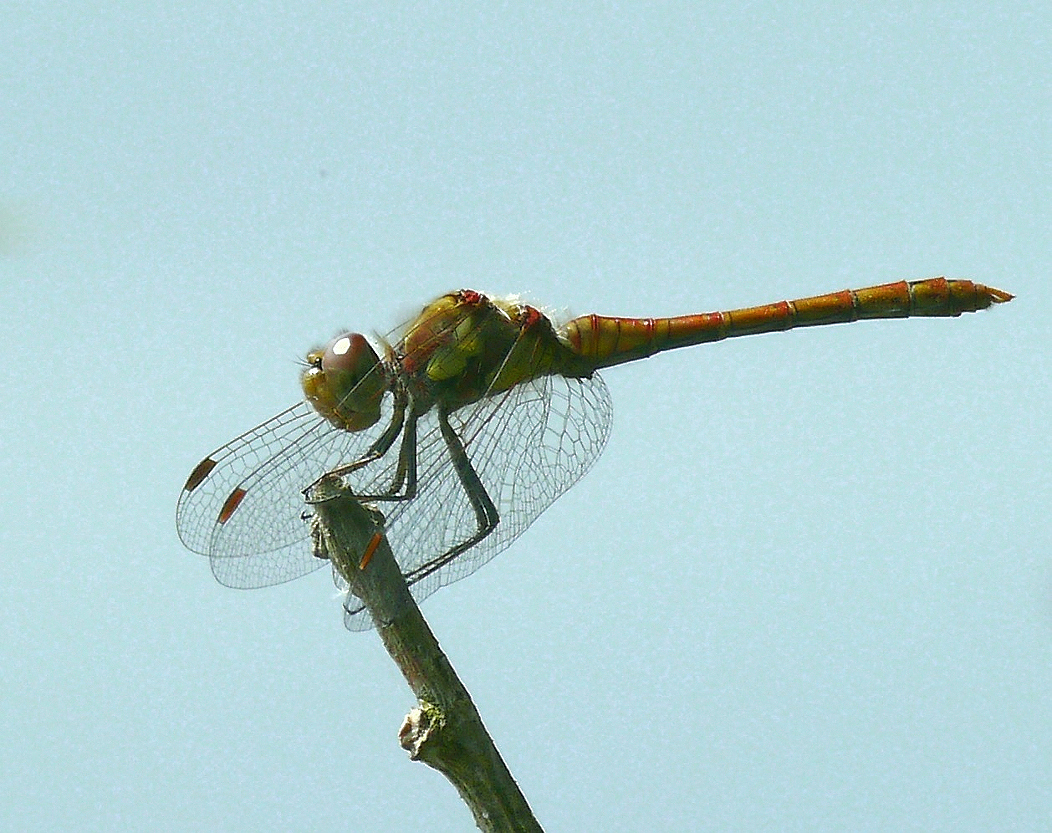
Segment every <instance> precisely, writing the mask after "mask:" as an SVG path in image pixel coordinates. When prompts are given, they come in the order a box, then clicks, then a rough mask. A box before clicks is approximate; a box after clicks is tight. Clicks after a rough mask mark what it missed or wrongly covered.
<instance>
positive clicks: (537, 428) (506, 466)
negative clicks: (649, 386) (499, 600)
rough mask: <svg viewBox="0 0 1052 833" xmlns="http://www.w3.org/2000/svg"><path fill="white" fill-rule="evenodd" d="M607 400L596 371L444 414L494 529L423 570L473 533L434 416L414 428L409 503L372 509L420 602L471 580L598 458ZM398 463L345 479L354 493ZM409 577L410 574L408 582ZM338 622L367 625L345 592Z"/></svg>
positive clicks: (537, 382)
mask: <svg viewBox="0 0 1052 833" xmlns="http://www.w3.org/2000/svg"><path fill="white" fill-rule="evenodd" d="M611 413H612V408H611V402H610V394H609V391H608V390H607V387H606V384H605V383H604V382H603V380H602V379H601V378H600V376H599V375H598V374H593V376H592V377H591V378H589V379H568V378H564V377H562V376H545V377H541V378H538V379H534V380H533V381H531V382H527V383H524V384H521V385H518V386H516V387H514V388H512V389H511V390H510V391H508V392H507V393H504V394H501V395H499V396H495V397H492V398H488V399H483V400H481V401H480V402H478V403H476V404H475V405H473V406H470V407H467V408H463V409H461V410H460V411H456V412H454V413H453V414H451V415H450V424H451V425H452V426H453V428H454V430H455V431H456V432H457V434H458V436H459V437H460V438H461V440H462V441H463V443H464V445H465V447H466V449H467V452H468V456H469V458H470V459H471V463H472V465H473V466H474V468H475V470H476V472H477V473H478V475H479V477H480V479H481V480H482V483H483V484H484V486H485V487H486V491H487V492H488V493H489V496H490V498H491V499H492V500H493V503H494V504H495V505H496V507H497V511H498V513H499V515H500V522H499V523H498V525H497V528H496V529H495V530H494V531H493V532H492V533H491V534H490V535H488V536H487V537H486V538H484V539H483V540H482V541H480V542H479V543H478V544H476V545H475V546H474V547H472V548H471V549H469V550H467V551H466V552H464V553H461V554H460V555H459V556H457V557H456V558H455V559H453V560H452V561H450V562H449V563H446V564H442V565H441V566H438V567H437V569H434V571H433V572H429V570H430V569H431V567H433V566H435V565H436V564H437V563H438V559H439V558H440V556H442V555H443V554H444V553H446V552H448V551H449V550H450V549H452V548H453V547H454V546H456V545H457V544H459V543H461V542H462V541H464V540H466V539H467V538H469V537H471V535H472V534H474V532H475V531H476V528H477V521H476V518H475V512H474V510H473V509H472V506H471V503H470V501H469V500H468V497H467V494H466V493H465V491H464V487H463V485H462V484H461V482H460V480H459V478H458V477H457V474H456V471H455V469H454V468H453V466H452V464H451V463H450V459H449V453H448V450H447V448H446V445H445V442H444V441H443V439H442V436H441V433H440V430H439V426H438V419H437V415H436V413H435V412H434V410H432V411H431V412H429V413H427V414H425V415H424V416H423V417H422V418H421V420H420V424H419V440H418V444H417V448H418V454H417V459H418V467H419V472H418V491H417V495H416V497H415V498H414V499H413V500H410V501H405V502H401V503H395V504H386V505H384V504H380V509H381V511H383V512H384V513H385V515H386V517H387V523H386V532H387V538H388V541H389V542H390V544H391V548H392V550H393V551H394V555H395V558H396V559H397V560H398V563H399V565H400V566H401V568H402V572H403V573H405V574H407V575H408V576H409V578H410V581H412V582H413V583H412V588H411V589H412V593H413V596H414V597H415V598H416V599H417V600H418V601H419V600H422V599H424V598H426V597H427V596H429V595H431V594H432V593H433V592H435V590H437V589H438V588H439V587H442V586H444V585H446V584H450V583H452V582H454V581H458V580H460V579H462V578H464V577H465V576H467V575H470V574H471V573H473V572H474V571H475V570H477V569H478V568H479V567H481V566H482V565H483V564H485V563H486V562H487V561H489V560H490V559H491V558H493V557H494V556H495V555H497V553H499V552H501V551H502V550H503V549H505V548H506V547H507V546H508V545H510V544H511V543H512V541H514V540H515V539H516V538H517V537H518V536H519V535H521V534H522V533H523V532H524V531H525V530H526V528H527V527H528V526H529V525H530V524H532V523H533V522H534V521H535V520H536V519H537V517H538V516H539V515H540V514H541V512H543V511H544V510H545V509H547V508H548V507H549V506H550V505H551V504H552V502H553V501H554V500H555V499H556V498H557V497H559V495H561V494H562V493H563V492H565V491H566V490H567V489H569V488H570V486H572V485H573V484H574V483H576V482H577V481H578V480H579V479H580V478H581V476H582V475H584V473H585V472H586V471H588V469H589V468H590V467H591V466H592V464H593V463H594V462H595V460H596V458H597V457H598V456H599V454H600V453H601V452H602V450H603V447H604V446H605V445H606V441H607V438H608V437H609V434H610V425H611ZM396 465H397V450H396V449H392V451H391V452H389V453H388V454H387V455H386V456H385V457H384V458H383V459H382V460H380V461H378V462H377V464H376V467H375V468H374V467H373V466H369V467H368V469H366V470H363V471H360V472H356V473H354V474H352V475H350V476H349V477H348V478H347V480H348V485H349V486H350V487H351V488H352V489H353V490H354V491H355V492H358V493H365V494H367V493H369V491H371V490H372V491H376V490H377V486H379V485H380V484H387V483H390V480H391V477H392V476H393V473H394V470H395V466H396ZM415 576H418V578H416V577H415ZM346 614H347V615H346V616H345V619H344V621H345V624H346V625H347V627H348V628H349V629H351V630H365V629H368V628H370V627H371V626H372V623H371V621H370V619H369V616H368V614H366V613H363V611H362V609H361V606H360V603H359V602H358V600H357V599H355V597H354V596H352V595H349V596H348V597H347V603H346Z"/></svg>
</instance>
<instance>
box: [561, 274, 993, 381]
mask: <svg viewBox="0 0 1052 833" xmlns="http://www.w3.org/2000/svg"><path fill="white" fill-rule="evenodd" d="M1011 299H1012V296H1011V295H1010V294H1009V293H1007V292H1004V291H1002V290H1000V289H994V288H992V287H988V286H983V285H982V284H979V283H973V282H972V281H963V280H960V281H958V280H947V279H946V278H928V279H927V280H921V281H897V282H895V283H887V284H882V285H880V286H870V287H866V288H864V289H844V290H841V291H840V292H830V293H828V294H826V295H816V296H813V297H810V298H799V299H797V300H795V301H778V302H776V303H773V304H764V305H763V306H758V307H746V308H744V309H737V310H729V311H726V312H706V313H701V314H698V315H681V316H677V317H675V318H617V317H608V316H601V315H582V316H581V317H579V318H575V319H574V320H573V321H570V322H569V323H568V324H567V325H566V326H565V327H564V328H563V331H562V334H563V336H564V337H565V338H566V340H567V341H568V342H569V344H570V347H571V349H572V350H573V352H574V353H575V354H576V356H577V357H578V358H579V359H583V360H584V361H585V363H586V364H587V365H588V366H589V367H590V368H592V369H595V368H601V367H609V366H611V365H615V364H621V363H622V362H628V361H633V360H635V359H642V358H646V357H647V356H651V355H653V354H654V353H659V352H662V351H664V350H671V349H674V348H676V347H688V346H690V345H693V344H704V343H706V342H710V341H721V340H722V339H725V338H733V337H735V336H743V335H752V334H755V333H769V332H778V331H780V330H791V329H793V328H794V327H815V326H818V325H820V324H847V323H850V322H852V321H859V320H862V319H870V318H908V317H911V316H957V315H960V314H961V313H964V312H976V311H978V310H981V309H986V308H987V307H989V306H990V305H991V304H997V303H1002V302H1004V301H1009V300H1011Z"/></svg>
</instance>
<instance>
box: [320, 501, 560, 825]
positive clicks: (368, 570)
mask: <svg viewBox="0 0 1052 833" xmlns="http://www.w3.org/2000/svg"><path fill="white" fill-rule="evenodd" d="M330 492H331V494H332V496H331V497H329V494H330ZM318 497H320V495H318ZM314 510H315V513H316V514H315V527H314V530H313V532H314V539H315V546H316V547H317V548H318V550H319V555H323V556H325V557H328V558H329V559H331V560H332V562H333V564H334V565H336V566H337V569H339V570H340V573H341V574H342V575H343V576H344V578H346V579H347V582H348V584H349V585H350V587H351V590H352V592H353V593H354V595H355V596H357V597H358V598H360V599H361V600H362V601H363V602H364V603H365V606H366V607H367V608H368V610H369V613H370V614H371V615H372V617H373V623H374V624H375V626H376V630H377V632H378V633H379V634H380V638H381V639H382V640H383V643H384V646H385V647H386V648H387V652H388V653H389V654H390V655H391V658H392V659H393V660H394V661H395V663H396V664H397V665H398V667H399V668H400V669H401V671H402V675H403V676H404V677H405V679H406V681H407V682H408V683H409V687H410V688H411V689H412V690H413V693H414V694H415V695H416V697H417V700H418V701H419V705H418V706H417V708H415V709H413V711H411V712H410V713H409V715H407V716H406V719H405V722H404V723H403V725H402V728H401V730H400V731H399V741H400V743H401V745H402V747H403V748H404V749H406V750H407V751H408V752H409V754H410V757H411V758H413V759H414V760H420V761H423V762H424V763H426V764H428V765H429V766H431V767H433V768H434V769H437V770H438V771H439V772H441V773H442V774H443V775H445V776H446V778H448V779H449V780H450V781H451V782H452V783H453V786H455V787H456V788H457V792H459V793H460V796H461V798H463V799H464V801H465V802H466V803H467V805H468V806H469V807H470V808H471V812H472V813H473V814H474V816H475V823H476V824H477V825H478V827H479V829H480V830H484V831H540V830H541V827H540V825H539V824H538V823H537V820H536V819H535V818H534V816H533V812H532V811H531V810H530V806H529V804H528V803H527V802H526V799H525V797H524V796H523V794H522V792H521V791H520V790H519V787H518V785H517V784H516V783H515V780H514V779H513V778H512V777H511V773H510V772H509V771H508V768H507V766H505V764H504V761H503V760H502V759H501V757H500V753H499V752H498V751H497V748H496V746H494V744H493V740H492V738H490V736H489V733H488V732H487V731H486V728H485V726H483V725H482V718H481V717H480V716H479V713H478V711H477V710H476V709H475V705H474V703H472V702H471V695H470V694H468V691H467V689H466V688H464V686H463V684H462V683H461V682H460V679H459V678H458V677H457V675H456V672H455V671H454V670H453V667H452V666H451V665H450V663H449V660H448V659H447V658H446V656H445V654H443V653H442V650H441V648H439V645H438V640H436V639H435V636H434V634H433V633H432V632H431V629H430V628H429V627H428V625H427V623H426V622H425V621H424V618H423V616H422V615H421V613H420V609H419V608H418V607H417V605H416V602H415V601H414V600H413V598H412V596H411V595H410V594H409V588H408V587H407V586H406V583H405V580H404V579H403V577H402V573H401V571H400V570H399V568H398V563H397V562H396V561H395V559H394V555H393V554H392V553H391V548H390V547H389V546H388V544H387V539H386V538H384V537H383V527H382V516H381V515H380V514H379V513H378V512H376V511H375V510H369V509H367V508H366V507H364V506H362V504H360V503H359V502H358V501H357V500H355V499H354V498H353V497H351V496H350V495H349V494H348V493H346V492H345V491H342V490H338V489H335V488H332V489H325V496H324V499H323V500H322V501H321V502H319V503H316V504H315V505H314ZM361 561H364V562H365V564H364V567H362V568H359V567H358V565H359V563H360V562H361Z"/></svg>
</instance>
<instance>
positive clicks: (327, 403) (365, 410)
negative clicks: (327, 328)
mask: <svg viewBox="0 0 1052 833" xmlns="http://www.w3.org/2000/svg"><path fill="white" fill-rule="evenodd" d="M307 365H308V367H307V369H306V370H304V371H303V376H302V378H301V380H300V381H301V384H302V385H303V392H304V394H306V397H307V400H308V401H309V402H310V403H311V404H312V405H313V406H314V408H315V409H316V410H317V411H318V413H320V414H321V415H322V416H323V417H325V418H326V419H327V420H328V421H329V422H331V423H332V424H333V425H335V426H337V427H338V428H344V429H346V430H347V431H361V430H363V429H365V428H368V427H370V426H371V425H375V424H376V422H377V421H378V420H379V419H380V405H381V402H382V400H383V396H384V392H385V391H386V390H387V383H386V375H385V373H384V366H383V363H382V362H381V361H380V358H379V356H377V355H376V351H375V350H373V348H372V345H370V344H369V342H368V341H367V340H366V338H365V336H363V335H361V334H360V333H344V334H343V335H340V336H337V337H336V338H334V339H333V340H332V341H330V342H329V343H328V344H327V345H325V347H324V348H321V349H315V350H312V351H311V352H310V353H308V354H307Z"/></svg>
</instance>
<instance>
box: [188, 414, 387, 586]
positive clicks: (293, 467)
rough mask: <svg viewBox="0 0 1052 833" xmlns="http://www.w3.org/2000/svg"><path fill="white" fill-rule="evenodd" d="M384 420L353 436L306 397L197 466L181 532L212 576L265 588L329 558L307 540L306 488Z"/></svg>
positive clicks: (348, 457)
mask: <svg viewBox="0 0 1052 833" xmlns="http://www.w3.org/2000/svg"><path fill="white" fill-rule="evenodd" d="M385 416H386V417H387V418H390V405H389V404H388V406H387V410H386V413H385ZM385 424H386V423H385V422H384V420H383V419H381V421H380V422H379V423H378V424H377V426H374V427H373V428H371V429H369V430H366V431H360V432H355V433H351V432H348V431H344V430H342V429H339V428H336V427H334V426H332V425H330V424H329V423H328V422H327V421H326V420H325V419H323V418H322V417H320V416H319V415H318V413H317V412H316V411H315V410H314V408H313V407H312V406H311V405H310V404H309V403H307V402H301V403H299V404H297V405H294V406H293V407H291V408H289V409H288V410H286V411H283V412H282V413H280V414H278V415H277V416H275V417H273V418H271V419H270V420H268V421H267V422H264V423H263V424H262V425H259V426H257V427H256V428H253V429H252V430H251V431H248V432H246V433H245V434H242V435H241V436H240V437H238V438H237V439H235V440H232V441H231V442H229V443H227V444H226V445H225V446H223V447H222V448H220V449H218V450H216V451H215V452H213V453H212V454H211V455H209V457H207V458H206V459H205V461H203V462H202V463H201V464H200V465H199V466H198V468H197V469H195V471H194V474H193V475H191V478H190V480H189V481H188V482H187V486H186V487H185V488H184V490H183V493H182V495H181V496H180V498H179V503H178V506H177V508H176V527H177V529H178V531H179V537H180V538H181V539H182V541H183V543H184V544H186V546H187V547H189V548H190V549H192V550H194V551H195V552H199V553H202V554H204V555H207V556H209V558H210V559H211V563H212V572H213V573H214V574H215V577H216V578H217V579H218V580H219V581H220V582H221V583H223V584H225V585H227V586H230V587H238V588H254V587H266V586H268V585H272V584H281V583H282V582H285V581H290V580H292V579H294V578H297V577H298V576H301V575H304V574H305V573H309V572H311V571H312V570H316V569H317V568H318V567H321V566H323V565H325V564H326V563H327V562H325V561H324V560H321V559H318V558H315V557H314V555H313V554H312V552H311V548H310V546H309V545H308V540H309V537H310V531H309V528H308V525H307V523H306V521H305V520H304V514H305V512H306V511H307V509H308V507H307V506H306V504H305V503H304V500H303V494H302V490H303V489H304V488H305V487H306V486H308V485H310V484H311V483H312V482H313V481H314V480H316V479H317V478H319V477H321V476H322V475H323V474H325V472H327V471H329V470H330V469H332V468H334V467H336V466H338V465H340V464H342V463H347V462H350V461H353V460H355V459H357V458H358V457H359V456H360V455H361V454H362V453H363V452H364V451H365V450H366V449H367V448H368V447H369V445H370V444H371V443H372V441H373V440H374V439H375V437H376V435H377V434H378V433H379V432H380V431H381V430H383V427H384V425H385ZM195 481H196V482H195ZM221 516H222V517H223V519H222V520H221Z"/></svg>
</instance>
